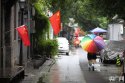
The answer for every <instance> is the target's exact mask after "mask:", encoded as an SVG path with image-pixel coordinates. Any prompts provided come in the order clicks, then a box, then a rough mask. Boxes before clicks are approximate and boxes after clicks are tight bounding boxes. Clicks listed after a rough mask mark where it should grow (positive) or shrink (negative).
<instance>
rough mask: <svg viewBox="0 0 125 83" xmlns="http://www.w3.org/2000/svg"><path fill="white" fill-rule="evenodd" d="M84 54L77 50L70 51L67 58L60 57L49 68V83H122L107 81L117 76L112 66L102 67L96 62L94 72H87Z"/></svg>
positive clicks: (64, 56) (115, 69) (79, 49)
mask: <svg viewBox="0 0 125 83" xmlns="http://www.w3.org/2000/svg"><path fill="white" fill-rule="evenodd" d="M86 54H87V53H86V52H85V51H83V50H82V49H81V48H78V49H74V50H72V51H71V53H70V55H69V56H66V55H60V57H58V58H57V62H56V64H55V65H54V66H53V67H52V68H51V71H50V75H49V79H50V83H123V82H119V81H116V80H115V81H112V82H110V81H109V77H110V76H114V75H117V72H118V71H117V70H118V69H117V68H116V67H115V66H114V65H113V66H112V65H107V66H103V65H102V64H101V63H100V62H99V61H98V60H97V62H98V63H97V67H96V70H95V71H88V66H87V58H86ZM114 72H115V73H114Z"/></svg>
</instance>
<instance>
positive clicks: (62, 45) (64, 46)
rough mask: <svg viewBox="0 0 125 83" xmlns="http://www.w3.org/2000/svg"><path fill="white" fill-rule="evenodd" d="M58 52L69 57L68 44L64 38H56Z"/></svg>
mask: <svg viewBox="0 0 125 83" xmlns="http://www.w3.org/2000/svg"><path fill="white" fill-rule="evenodd" d="M57 41H58V50H59V53H66V55H69V42H68V40H67V39H66V38H65V37H58V38H57Z"/></svg>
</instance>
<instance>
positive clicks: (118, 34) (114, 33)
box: [108, 24, 123, 41]
mask: <svg viewBox="0 0 125 83" xmlns="http://www.w3.org/2000/svg"><path fill="white" fill-rule="evenodd" d="M122 34H123V24H109V25H108V36H109V40H115V41H119V40H123V38H122Z"/></svg>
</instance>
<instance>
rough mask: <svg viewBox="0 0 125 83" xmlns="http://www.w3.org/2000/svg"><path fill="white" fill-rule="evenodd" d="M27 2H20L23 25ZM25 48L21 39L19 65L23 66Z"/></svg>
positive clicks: (22, 0) (20, 0)
mask: <svg viewBox="0 0 125 83" xmlns="http://www.w3.org/2000/svg"><path fill="white" fill-rule="evenodd" d="M25 3H26V1H25V0H19V6H20V12H21V17H20V20H21V23H20V24H21V25H23V14H24V8H25ZM22 52H23V47H22V40H21V39H20V55H19V65H20V66H22V65H23V53H22Z"/></svg>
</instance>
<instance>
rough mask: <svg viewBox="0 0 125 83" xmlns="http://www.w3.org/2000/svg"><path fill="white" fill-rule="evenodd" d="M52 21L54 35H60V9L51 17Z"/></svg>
mask: <svg viewBox="0 0 125 83" xmlns="http://www.w3.org/2000/svg"><path fill="white" fill-rule="evenodd" d="M49 20H50V23H51V25H52V28H53V31H54V35H58V33H59V32H60V29H61V23H60V11H57V12H56V13H55V14H53V15H52V16H51V17H50V18H49Z"/></svg>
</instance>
